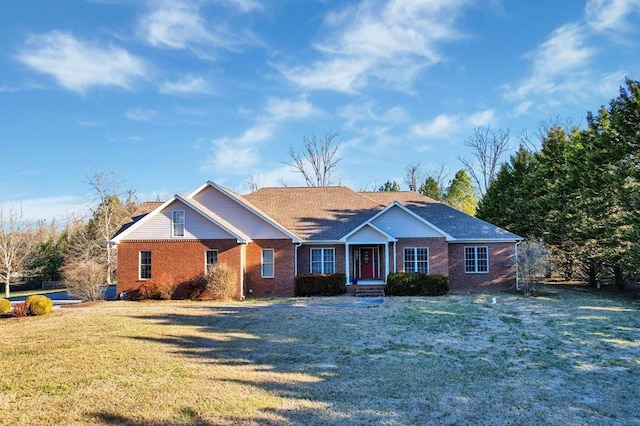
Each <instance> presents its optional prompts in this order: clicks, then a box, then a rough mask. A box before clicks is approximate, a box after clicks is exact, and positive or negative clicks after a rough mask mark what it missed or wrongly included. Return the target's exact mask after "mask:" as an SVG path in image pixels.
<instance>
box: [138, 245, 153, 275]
mask: <svg viewBox="0 0 640 426" xmlns="http://www.w3.org/2000/svg"><path fill="white" fill-rule="evenodd" d="M139 266H140V271H139V276H140V279H141V280H150V279H151V252H150V251H147V250H143V251H141V252H140V265H139Z"/></svg>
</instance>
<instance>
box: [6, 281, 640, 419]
mask: <svg viewBox="0 0 640 426" xmlns="http://www.w3.org/2000/svg"><path fill="white" fill-rule="evenodd" d="M492 297H497V303H496V304H492V303H491V302H492V300H491V298H492ZM353 302H354V299H353V298H348V297H339V298H311V299H284V300H271V301H257V302H255V301H248V302H243V303H232V304H226V305H223V304H216V303H207V302H147V303H139V302H103V303H100V304H97V305H94V306H90V307H84V308H65V309H58V310H56V311H55V312H54V313H53V314H51V315H49V316H46V317H31V318H19V319H13V318H12V319H3V320H0V336H1V342H2V347H1V348H0V359H1V360H2V364H3V371H2V375H0V413H1V416H0V424H6V425H16V424H29V425H32V424H86V423H89V424H95V423H98V424H101V423H104V424H133V425H156V424H166V423H171V424H205V425H206V424H267V425H269V424H273V425H275V424H304V425H308V424H563V425H569V424H571V425H574V424H594V425H596V424H597V425H601V424H611V425H614V424H615V425H619V424H640V417H639V413H640V409H639V408H638V407H640V315H639V309H638V304H637V303H636V302H633V301H629V300H625V299H623V298H615V297H605V296H599V295H592V294H587V293H584V292H577V291H569V290H550V292H548V293H547V295H546V296H545V297H538V298H523V297H519V296H515V295H509V294H494V295H453V296H446V297H440V298H419V297H410V298H387V299H385V302H384V303H383V304H381V305H377V306H376V305H373V306H369V307H366V306H364V307H363V306H356V305H353V304H352V303H353Z"/></svg>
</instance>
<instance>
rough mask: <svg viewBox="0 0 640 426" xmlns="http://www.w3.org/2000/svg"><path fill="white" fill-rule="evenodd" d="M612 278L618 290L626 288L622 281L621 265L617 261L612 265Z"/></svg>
mask: <svg viewBox="0 0 640 426" xmlns="http://www.w3.org/2000/svg"><path fill="white" fill-rule="evenodd" d="M613 278H614V282H615V284H616V287H617V288H618V290H620V291H624V290H625V289H626V286H625V282H624V271H623V270H622V266H620V264H619V263H616V264H615V265H613Z"/></svg>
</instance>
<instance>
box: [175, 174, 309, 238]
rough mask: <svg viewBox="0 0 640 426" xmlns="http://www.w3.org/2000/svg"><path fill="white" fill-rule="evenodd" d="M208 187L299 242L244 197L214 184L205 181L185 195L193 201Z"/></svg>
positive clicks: (287, 230) (293, 234)
mask: <svg viewBox="0 0 640 426" xmlns="http://www.w3.org/2000/svg"><path fill="white" fill-rule="evenodd" d="M208 187H211V188H214V189H216V190H218V191H219V192H220V193H222V194H224V195H226V196H227V197H228V198H230V199H231V200H233V201H235V202H236V203H238V204H239V205H241V206H242V207H244V208H245V209H247V210H249V211H250V212H252V213H253V214H254V215H256V216H257V217H259V218H260V219H262V220H264V221H265V222H267V223H269V224H270V225H271V226H273V227H274V228H276V229H278V230H279V231H280V232H282V233H284V234H285V235H287V236H288V237H290V238H291V239H292V241H293V242H296V243H297V242H300V239H299V238H298V236H297V235H295V233H292V232H291V230H290V229H288V228H286V227H284V226H282V224H281V223H279V222H278V221H276V220H274V219H273V218H272V217H270V216H269V215H268V214H266V213H265V212H263V211H262V210H260V209H259V208H258V207H257V206H255V205H254V204H252V203H251V202H250V201H249V200H247V199H246V198H245V197H243V196H242V195H240V194H237V193H235V192H233V191H231V190H230V189H228V188H225V187H224V186H222V185H219V184H217V183H215V182H211V181H207V183H205V184H204V185H201V186H200V187H199V188H198V189H196V190H195V191H193V192H192V193H191V194H189V195H187V198H189V199H193V198H194V197H195V196H196V195H197V194H199V193H200V192H201V191H203V190H204V189H206V188H208ZM194 201H195V200H194ZM207 211H211V210H207Z"/></svg>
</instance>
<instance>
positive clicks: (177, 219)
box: [171, 210, 184, 237]
mask: <svg viewBox="0 0 640 426" xmlns="http://www.w3.org/2000/svg"><path fill="white" fill-rule="evenodd" d="M171 236H172V237H184V210H174V211H172V212H171Z"/></svg>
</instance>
